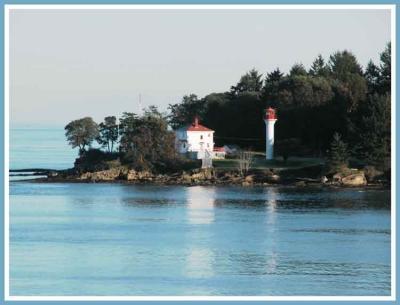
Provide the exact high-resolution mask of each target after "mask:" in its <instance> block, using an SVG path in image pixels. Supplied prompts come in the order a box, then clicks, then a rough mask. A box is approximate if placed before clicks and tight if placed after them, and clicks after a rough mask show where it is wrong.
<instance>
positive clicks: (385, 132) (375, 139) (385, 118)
mask: <svg viewBox="0 0 400 305" xmlns="http://www.w3.org/2000/svg"><path fill="white" fill-rule="evenodd" d="M360 115H361V121H360V124H359V125H358V134H359V138H358V146H357V154H358V156H359V157H360V158H361V159H362V160H365V162H366V163H367V164H368V165H374V166H376V167H378V168H380V169H384V170H386V169H388V168H389V167H390V146H391V143H390V141H391V131H390V126H391V125H390V122H391V120H390V96H389V95H378V94H374V95H371V96H369V98H368V99H367V101H366V103H365V105H363V107H362V109H361V111H360Z"/></svg>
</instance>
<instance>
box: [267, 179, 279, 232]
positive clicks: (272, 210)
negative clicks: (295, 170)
mask: <svg viewBox="0 0 400 305" xmlns="http://www.w3.org/2000/svg"><path fill="white" fill-rule="evenodd" d="M277 197H278V192H277V190H276V188H275V187H269V188H268V189H267V193H266V202H265V204H266V206H267V224H268V225H271V227H273V225H274V224H275V221H276V209H277Z"/></svg>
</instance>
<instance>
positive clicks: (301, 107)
mask: <svg viewBox="0 0 400 305" xmlns="http://www.w3.org/2000/svg"><path fill="white" fill-rule="evenodd" d="M390 94H391V45H390V43H388V44H387V46H386V48H385V50H384V51H383V52H382V53H381V54H380V62H379V63H378V64H375V63H373V62H372V61H370V62H369V63H368V65H367V67H366V68H365V69H363V68H362V67H361V65H360V64H359V63H358V61H357V58H356V57H355V55H354V54H352V53H351V52H349V51H341V52H336V53H334V54H332V55H331V56H330V57H329V59H328V60H327V61H326V60H325V59H324V58H323V57H322V56H321V55H319V56H318V57H317V58H316V59H315V60H314V62H313V63H312V65H311V67H310V69H308V70H307V69H306V68H305V67H304V66H303V65H302V64H295V65H293V67H292V68H291V70H290V71H289V73H287V74H284V73H282V72H281V71H280V70H279V68H277V69H276V70H274V71H271V72H269V73H266V74H265V75H262V74H260V73H259V72H258V71H256V70H255V69H253V70H251V71H249V72H248V73H246V74H245V75H243V76H242V77H241V78H240V80H239V82H238V83H237V84H236V85H234V86H232V87H231V89H230V91H229V92H223V93H211V94H209V95H207V96H205V97H203V98H198V97H197V96H196V95H195V94H190V95H187V96H184V97H183V99H182V101H181V102H180V103H177V104H172V105H170V106H169V110H170V115H169V123H170V125H171V126H172V127H178V126H180V125H183V124H187V123H190V122H191V121H192V119H193V117H194V116H195V115H199V116H200V118H201V120H202V122H204V124H205V125H207V126H208V127H210V128H212V129H214V130H216V137H215V142H216V144H217V145H222V144H238V145H240V146H242V147H248V148H253V149H258V150H263V149H264V147H265V146H264V145H265V126H264V122H263V119H262V118H263V114H264V110H265V108H266V107H269V106H271V107H274V108H276V109H277V112H278V122H277V123H276V125H275V128H276V140H277V148H278V151H279V153H280V154H281V155H283V156H285V157H288V155H299V154H300V155H301V154H303V155H318V156H326V155H327V153H328V150H329V148H330V144H331V142H332V139H333V135H334V134H335V133H337V134H339V135H340V138H341V141H343V142H344V143H345V144H346V147H347V148H348V153H349V155H350V156H351V157H352V158H354V159H356V160H359V161H361V162H364V163H365V164H369V165H374V166H376V167H379V168H380V169H387V168H389V167H390Z"/></svg>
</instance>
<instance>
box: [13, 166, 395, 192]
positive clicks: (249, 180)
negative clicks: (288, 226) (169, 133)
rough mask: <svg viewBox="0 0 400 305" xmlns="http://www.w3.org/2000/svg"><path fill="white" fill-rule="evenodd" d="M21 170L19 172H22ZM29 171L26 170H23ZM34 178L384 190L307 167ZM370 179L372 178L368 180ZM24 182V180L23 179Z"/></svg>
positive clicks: (361, 177) (358, 177) (362, 177)
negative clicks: (239, 172)
mask: <svg viewBox="0 0 400 305" xmlns="http://www.w3.org/2000/svg"><path fill="white" fill-rule="evenodd" d="M22 171H23V170H20V172H22ZM26 171H29V170H26ZM35 175H45V176H47V178H37V179H33V180H30V181H33V182H38V183H52V182H73V183H79V182H80V183H98V182H110V183H129V184H156V185H186V186H195V185H236V186H243V187H248V186H267V185H289V186H296V187H306V186H335V187H374V188H376V187H387V186H388V185H389V183H388V182H387V181H385V180H375V181H369V179H367V178H368V175H366V174H365V173H364V171H361V170H353V172H350V173H347V175H343V174H340V173H336V174H334V175H330V176H328V177H327V176H323V175H321V169H320V168H319V167H308V168H301V169H297V170H293V169H291V170H272V169H269V170H266V169H262V170H260V169H258V170H257V169H253V170H249V172H248V173H247V174H246V175H243V176H241V175H239V174H238V172H237V171H233V170H223V169H218V168H217V169H194V170H191V171H182V172H179V173H172V174H154V173H151V172H149V171H135V170H132V169H128V168H126V167H116V168H111V169H108V170H101V171H94V172H84V173H76V171H74V169H69V170H58V171H57V170H49V171H46V170H42V171H40V172H35ZM371 180H372V179H371ZM25 181H26V180H25Z"/></svg>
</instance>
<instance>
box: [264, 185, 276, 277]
mask: <svg viewBox="0 0 400 305" xmlns="http://www.w3.org/2000/svg"><path fill="white" fill-rule="evenodd" d="M277 197H278V192H277V189H276V188H275V187H269V188H268V189H267V192H266V202H265V203H266V206H267V218H266V239H267V240H268V244H269V247H268V249H267V252H266V253H265V256H266V263H265V272H266V273H267V274H274V273H275V272H276V269H277V267H278V254H277V242H276V239H277V238H276V234H277V230H278V229H277V227H278V225H277Z"/></svg>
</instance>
